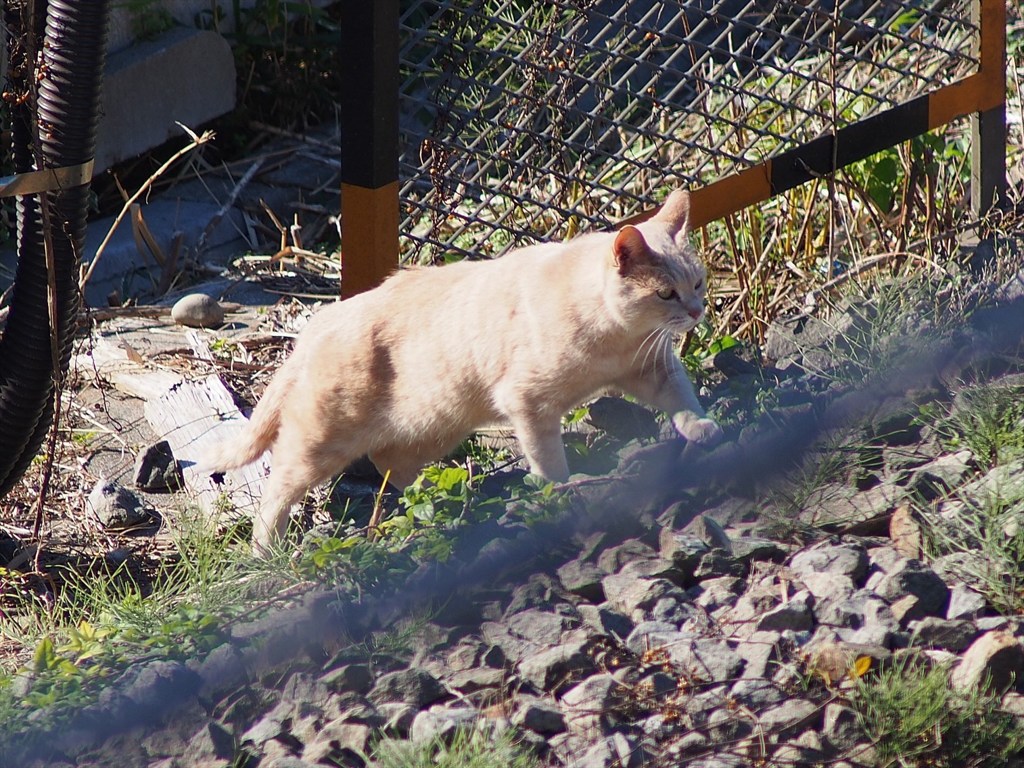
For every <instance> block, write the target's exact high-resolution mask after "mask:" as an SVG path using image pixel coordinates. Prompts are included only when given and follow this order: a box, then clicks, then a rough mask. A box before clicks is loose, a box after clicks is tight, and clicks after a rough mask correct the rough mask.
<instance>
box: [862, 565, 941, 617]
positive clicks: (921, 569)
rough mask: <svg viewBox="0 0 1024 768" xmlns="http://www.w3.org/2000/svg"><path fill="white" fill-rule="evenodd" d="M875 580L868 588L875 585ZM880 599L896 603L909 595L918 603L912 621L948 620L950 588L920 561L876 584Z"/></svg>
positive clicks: (897, 569)
mask: <svg viewBox="0 0 1024 768" xmlns="http://www.w3.org/2000/svg"><path fill="white" fill-rule="evenodd" d="M871 581H872V580H871V579H869V580H868V584H869V585H870V584H871ZM873 588H874V590H875V592H876V593H878V595H879V596H880V597H883V598H885V599H886V600H888V601H890V602H893V601H895V600H898V599H899V598H901V597H904V596H905V595H913V596H914V597H916V598H917V599H918V603H917V605H916V607H915V610H914V611H913V613H911V614H908V615H906V616H905V618H907V619H908V620H910V619H917V618H923V617H924V616H945V615H946V606H947V605H948V604H949V588H948V587H947V586H946V584H945V582H943V581H942V579H941V578H939V575H938V574H937V573H935V571H933V570H932V569H931V568H929V567H928V566H927V565H925V564H924V563H922V562H921V561H919V560H910V559H904V561H903V562H902V563H900V564H899V565H897V566H895V567H893V568H892V569H891V570H889V571H888V572H886V573H885V575H884V576H883V577H882V578H880V579H879V580H878V582H877V583H876V584H874V587H873Z"/></svg>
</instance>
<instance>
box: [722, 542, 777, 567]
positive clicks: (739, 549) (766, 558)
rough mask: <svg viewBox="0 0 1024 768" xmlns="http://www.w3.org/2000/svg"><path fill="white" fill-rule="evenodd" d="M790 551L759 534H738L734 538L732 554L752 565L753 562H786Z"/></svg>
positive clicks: (742, 561) (745, 563)
mask: <svg viewBox="0 0 1024 768" xmlns="http://www.w3.org/2000/svg"><path fill="white" fill-rule="evenodd" d="M788 555H789V551H788V550H787V549H786V548H785V547H783V546H782V545H781V544H779V543H778V542H777V541H772V540H771V539H762V538H760V537H757V536H737V537H734V538H733V540H732V556H733V557H734V558H735V559H736V560H737V561H739V562H740V563H743V564H744V565H748V566H749V565H750V563H753V562H771V563H781V562H784V561H785V559H786V557H787V556H788Z"/></svg>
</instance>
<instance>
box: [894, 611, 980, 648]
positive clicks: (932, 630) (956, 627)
mask: <svg viewBox="0 0 1024 768" xmlns="http://www.w3.org/2000/svg"><path fill="white" fill-rule="evenodd" d="M909 629H910V631H911V632H912V633H913V638H914V643H915V645H922V646H924V647H926V648H944V649H945V650H947V651H952V652H953V653H960V652H961V651H963V650H966V648H967V647H968V646H969V645H970V644H971V642H972V641H973V640H974V638H975V637H977V636H978V630H977V628H976V627H975V625H974V622H971V621H966V620H964V619H960V620H949V619H939V618H936V617H934V616H926V617H925V618H923V619H921V620H920V621H914V622H911V624H910V627H909Z"/></svg>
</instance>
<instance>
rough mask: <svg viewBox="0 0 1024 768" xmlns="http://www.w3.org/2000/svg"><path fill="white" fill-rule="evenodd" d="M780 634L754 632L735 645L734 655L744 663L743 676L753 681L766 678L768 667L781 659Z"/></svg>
mask: <svg viewBox="0 0 1024 768" xmlns="http://www.w3.org/2000/svg"><path fill="white" fill-rule="evenodd" d="M781 642H782V634H781V633H780V632H754V633H753V634H752V635H750V636H749V637H747V638H746V639H745V640H741V641H740V642H739V643H738V644H737V645H736V653H737V654H738V655H739V656H740V658H742V659H743V660H744V662H746V663H745V664H744V667H743V676H744V677H748V678H753V679H755V680H756V679H761V678H764V677H767V675H768V666H769V664H771V663H772V662H775V661H779V660H781V658H782V654H781V651H780V645H781Z"/></svg>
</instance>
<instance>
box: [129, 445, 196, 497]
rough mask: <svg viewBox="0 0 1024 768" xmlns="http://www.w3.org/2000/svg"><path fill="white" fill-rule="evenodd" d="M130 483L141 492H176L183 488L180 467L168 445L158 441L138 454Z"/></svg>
mask: <svg viewBox="0 0 1024 768" xmlns="http://www.w3.org/2000/svg"><path fill="white" fill-rule="evenodd" d="M132 482H133V483H134V484H135V487H136V488H138V489H139V490H142V491H176V490H178V489H180V488H183V487H184V483H183V480H182V475H181V466H180V465H179V464H178V461H177V459H175V458H174V452H173V451H172V450H171V445H170V443H168V442H167V441H166V440H160V441H158V442H155V443H150V444H149V445H147V446H146V447H145V448H143V449H142V450H141V451H140V452H139V455H138V456H137V457H136V458H135V471H134V473H133V475H132Z"/></svg>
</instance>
